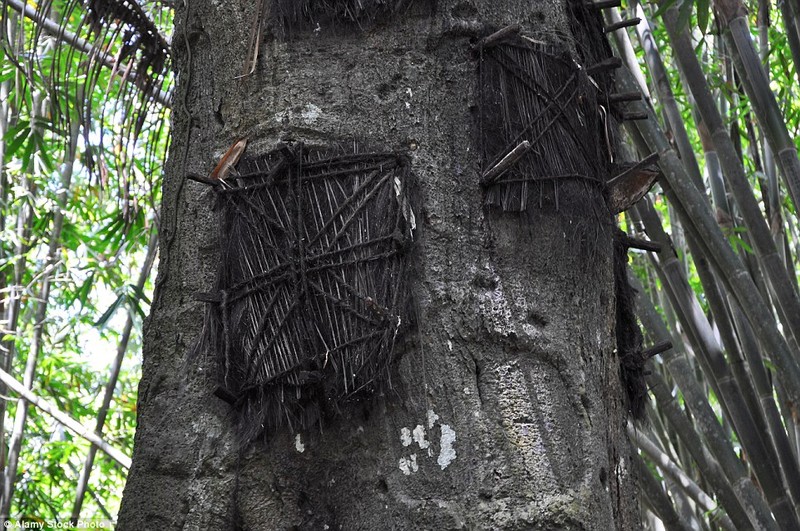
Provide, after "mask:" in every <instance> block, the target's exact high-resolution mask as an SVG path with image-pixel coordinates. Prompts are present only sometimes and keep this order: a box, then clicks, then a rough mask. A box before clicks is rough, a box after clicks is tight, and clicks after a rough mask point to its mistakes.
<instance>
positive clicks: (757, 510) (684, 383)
mask: <svg viewBox="0 0 800 531" xmlns="http://www.w3.org/2000/svg"><path fill="white" fill-rule="evenodd" d="M631 280H632V286H633V288H634V289H635V290H637V295H636V306H637V308H638V309H639V317H640V319H642V323H643V324H644V326H645V328H646V329H647V330H648V332H650V333H651V334H652V335H653V337H654V339H655V340H666V339H668V338H669V332H668V331H667V328H666V326H665V325H664V322H663V321H662V320H661V318H660V317H659V316H658V313H657V312H656V310H655V308H653V306H652V303H650V301H649V300H648V298H647V297H646V296H645V294H644V290H643V289H640V287H641V285H640V284H639V283H638V280H636V279H635V278H632V279H631ZM662 359H663V363H664V366H665V367H666V369H667V370H668V371H669V374H670V375H671V376H672V378H673V379H674V380H675V382H676V383H677V385H678V387H679V388H680V390H681V394H682V395H683V400H684V404H685V405H686V407H687V408H688V409H689V410H690V411H691V412H692V416H693V418H694V419H695V426H696V429H697V431H699V433H700V434H701V435H702V436H703V439H704V440H705V443H706V445H707V447H708V449H709V451H710V452H711V454H712V455H713V456H714V457H715V458H716V460H717V463H718V464H719V466H720V467H721V468H722V470H723V471H724V475H725V478H726V480H727V482H728V483H729V484H730V485H731V488H732V489H733V491H734V493H735V494H736V498H737V500H738V501H739V503H740V504H741V507H742V508H743V509H744V510H745V511H746V512H747V515H748V517H749V520H750V522H751V524H752V525H753V526H754V527H756V528H757V529H778V526H777V523H776V522H775V520H774V519H773V517H772V515H771V511H770V508H769V506H768V505H767V503H766V501H765V499H764V497H763V496H762V495H761V494H760V493H759V491H758V489H757V488H756V487H755V485H754V484H753V482H752V480H751V479H750V477H749V476H748V475H747V472H746V470H745V468H744V465H743V464H742V462H741V461H740V460H739V458H738V457H737V456H736V454H735V452H734V451H733V447H732V446H731V444H730V437H729V436H728V435H727V434H726V433H725V432H724V430H723V429H722V426H721V425H720V423H719V422H718V421H717V418H716V414H715V413H714V411H713V410H712V409H711V406H710V405H709V403H708V398H707V396H708V393H707V392H706V391H704V390H703V389H701V387H700V384H699V382H698V381H697V380H696V379H695V378H694V376H693V374H694V371H692V369H691V367H690V366H689V362H688V359H687V357H686V355H685V353H683V352H681V351H679V350H678V349H677V348H673V349H672V350H671V351H669V352H667V353H665V354H663V355H662ZM648 378H651V379H652V378H656V376H655V375H651V376H649V377H648ZM655 383H661V382H660V381H659V380H655ZM656 387H657V386H653V390H654V392H658V393H662V398H666V395H664V394H663V393H668V391H667V387H666V385H664V386H663V389H658V390H657V389H656ZM668 403H669V401H667V400H663V399H662V400H660V401H659V404H660V405H665V404H668ZM676 425H677V423H676ZM717 479H718V478H717ZM723 489H724V487H721V489H720V490H719V491H718V495H719V492H722V490H723ZM721 499H722V498H721ZM733 507H735V505H734V504H733V503H732V502H731V501H730V500H729V504H728V505H726V508H727V510H728V514H729V515H734V514H738V513H737V512H736V510H735V509H733V510H732V509H731V508H733Z"/></svg>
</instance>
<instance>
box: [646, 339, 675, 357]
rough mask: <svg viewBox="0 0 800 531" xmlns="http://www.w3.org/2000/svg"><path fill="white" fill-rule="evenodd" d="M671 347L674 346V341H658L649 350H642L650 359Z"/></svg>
mask: <svg viewBox="0 0 800 531" xmlns="http://www.w3.org/2000/svg"><path fill="white" fill-rule="evenodd" d="M671 348H672V342H671V341H662V342H661V343H656V344H655V345H653V346H652V347H650V348H648V349H647V350H643V351H642V355H643V356H644V357H645V358H647V359H650V358H652V357H653V356H656V355H658V354H661V353H662V352H666V351H668V350H669V349H671Z"/></svg>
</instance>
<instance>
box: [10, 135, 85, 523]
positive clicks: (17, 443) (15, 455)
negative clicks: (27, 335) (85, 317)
mask: <svg viewBox="0 0 800 531" xmlns="http://www.w3.org/2000/svg"><path fill="white" fill-rule="evenodd" d="M78 133H79V122H78V121H77V120H75V121H73V123H72V126H71V130H70V140H69V147H68V149H67V151H66V153H65V159H64V160H65V161H64V165H63V166H62V169H61V190H60V191H59V192H58V195H57V198H56V205H57V206H56V210H55V213H54V215H53V228H52V231H51V234H50V246H49V249H48V253H47V262H46V268H47V267H48V266H50V265H52V264H54V263H55V262H56V261H57V259H58V251H59V249H60V246H61V230H62V228H63V226H64V211H65V209H66V203H67V193H68V190H69V189H70V185H71V183H72V172H73V168H74V162H75V154H76V153H77V147H78ZM51 279H52V269H50V270H49V271H47V272H46V273H45V274H43V275H42V279H41V289H40V292H39V296H38V300H39V303H38V306H37V309H36V313H35V317H34V325H33V326H34V328H33V340H32V341H31V346H30V349H29V351H28V358H27V360H26V362H25V373H24V376H23V384H24V386H25V388H26V389H32V388H33V381H34V378H35V377H36V366H37V364H38V360H39V356H40V355H41V351H42V348H43V339H44V336H43V334H44V322H45V318H46V317H47V308H48V304H49V299H50V286H51ZM27 417H28V402H27V399H25V398H21V399H20V400H19V402H18V403H17V410H16V414H15V417H14V428H13V431H12V432H11V439H10V441H9V450H8V465H7V467H6V470H5V476H4V482H3V503H2V506H0V518H2V519H3V521H6V520H7V519H8V514H9V510H10V509H11V497H12V495H13V493H14V483H15V481H16V477H17V465H18V463H19V452H20V449H21V447H22V439H23V437H24V434H25V423H26V421H27Z"/></svg>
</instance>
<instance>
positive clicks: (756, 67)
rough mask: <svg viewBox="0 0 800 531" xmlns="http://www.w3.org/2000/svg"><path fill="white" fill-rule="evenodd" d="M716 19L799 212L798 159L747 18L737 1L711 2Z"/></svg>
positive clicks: (799, 180) (799, 181)
mask: <svg viewBox="0 0 800 531" xmlns="http://www.w3.org/2000/svg"><path fill="white" fill-rule="evenodd" d="M715 7H716V10H717V13H718V14H719V17H718V19H719V20H720V22H721V23H722V24H723V26H725V28H724V29H726V30H727V31H725V32H724V33H723V36H724V38H725V41H726V42H727V43H728V48H729V50H730V52H731V55H732V57H733V61H734V64H735V66H736V71H737V72H738V73H739V77H740V79H741V81H742V85H743V86H744V89H745V92H746V93H747V96H748V97H749V98H750V103H751V104H752V106H753V110H754V111H755V115H756V118H757V119H758V122H759V124H761V128H762V130H763V131H764V134H765V135H766V137H767V141H768V142H769V145H770V147H771V148H772V151H773V152H775V154H776V155H777V162H778V167H779V168H780V169H781V173H782V175H783V178H784V180H785V182H786V185H787V189H788V191H789V196H790V197H791V199H792V202H793V203H794V205H795V208H800V203H798V201H800V159H798V156H797V148H796V147H795V145H794V141H793V140H792V137H791V135H790V134H789V131H788V129H787V128H786V123H785V121H784V119H783V114H782V113H781V110H780V107H779V106H778V102H777V100H776V99H775V95H774V94H773V93H772V89H770V86H769V79H767V76H766V72H765V71H764V68H763V66H762V65H761V61H760V60H759V58H758V54H757V53H756V49H755V46H754V45H753V41H752V38H751V36H750V28H749V24H748V21H747V14H746V10H745V8H744V6H743V5H742V3H741V0H718V1H717V2H715Z"/></svg>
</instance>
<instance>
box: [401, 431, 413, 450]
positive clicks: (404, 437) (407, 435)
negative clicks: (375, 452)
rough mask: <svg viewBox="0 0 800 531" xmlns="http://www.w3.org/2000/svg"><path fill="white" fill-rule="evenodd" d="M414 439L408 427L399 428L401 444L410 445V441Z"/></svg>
mask: <svg viewBox="0 0 800 531" xmlns="http://www.w3.org/2000/svg"><path fill="white" fill-rule="evenodd" d="M413 441H414V440H413V439H412V438H411V430H409V429H408V428H403V429H401V430H400V443H401V444H402V445H403V446H411V443H412V442H413Z"/></svg>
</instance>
